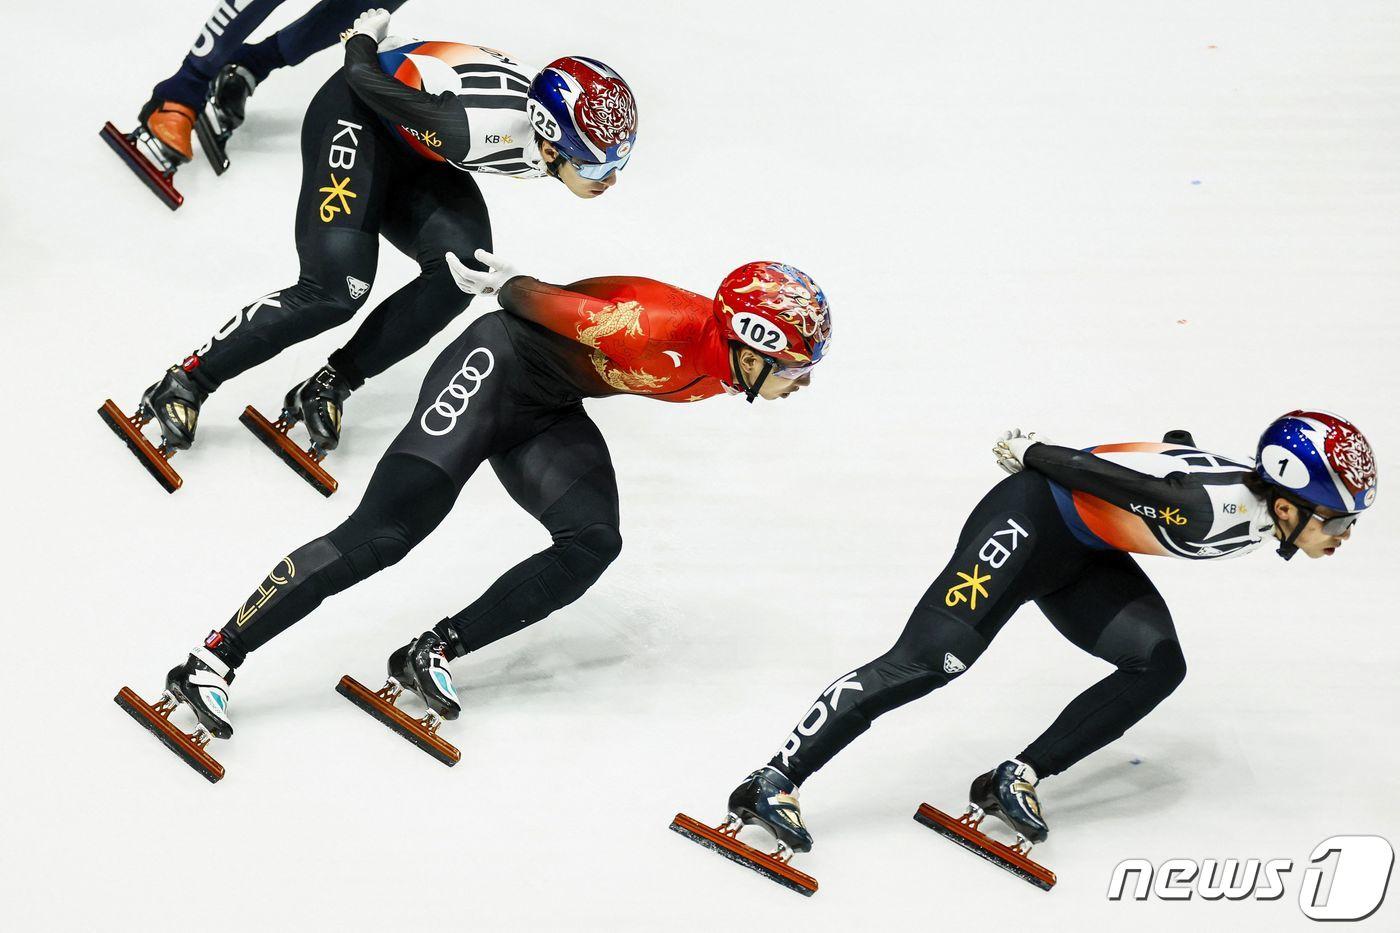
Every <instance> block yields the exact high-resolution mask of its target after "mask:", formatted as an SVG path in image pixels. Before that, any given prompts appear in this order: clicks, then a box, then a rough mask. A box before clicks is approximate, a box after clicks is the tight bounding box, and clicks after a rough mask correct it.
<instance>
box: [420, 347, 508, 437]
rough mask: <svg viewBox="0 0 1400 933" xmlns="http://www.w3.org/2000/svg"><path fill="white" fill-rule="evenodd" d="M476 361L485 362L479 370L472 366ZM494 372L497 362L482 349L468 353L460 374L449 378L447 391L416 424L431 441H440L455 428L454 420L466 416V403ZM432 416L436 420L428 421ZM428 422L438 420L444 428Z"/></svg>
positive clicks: (455, 422)
mask: <svg viewBox="0 0 1400 933" xmlns="http://www.w3.org/2000/svg"><path fill="white" fill-rule="evenodd" d="M477 360H484V361H485V363H484V365H483V367H482V368H478V367H477V366H476V364H475V363H474V362H473V361H477ZM495 368H496V358H495V357H494V356H492V355H491V351H490V350H488V349H486V348H485V347H477V348H476V349H475V350H473V351H472V352H470V353H468V354H467V358H466V359H465V360H463V361H462V368H461V370H460V371H458V373H457V374H456V375H454V376H453V377H452V381H451V382H449V383H448V384H447V387H446V388H445V389H443V390H442V391H441V392H439V393H438V397H437V398H436V399H434V400H433V404H431V405H429V406H428V409H427V411H425V412H423V417H422V418H421V419H419V422H418V423H419V424H421V425H422V426H423V430H424V431H426V432H428V433H429V434H431V435H432V436H433V437H441V436H442V435H444V434H446V433H448V432H449V431H451V430H452V429H453V428H455V427H457V419H458V418H460V417H462V415H463V413H465V412H466V410H467V402H468V401H469V400H470V399H471V397H472V396H473V395H475V394H476V393H477V391H478V390H479V389H480V388H481V383H482V381H483V380H484V379H485V378H486V377H487V376H489V375H491V370H493V369H495ZM433 415H436V416H437V419H431V418H430V416H433ZM431 420H441V421H442V422H445V424H444V425H443V426H442V427H436V428H435V427H433V425H432V423H431Z"/></svg>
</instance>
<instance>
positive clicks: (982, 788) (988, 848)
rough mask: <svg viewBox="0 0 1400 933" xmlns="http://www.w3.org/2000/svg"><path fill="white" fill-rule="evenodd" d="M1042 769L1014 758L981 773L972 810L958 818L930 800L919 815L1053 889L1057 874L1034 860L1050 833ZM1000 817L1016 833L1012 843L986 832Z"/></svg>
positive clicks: (938, 829)
mask: <svg viewBox="0 0 1400 933" xmlns="http://www.w3.org/2000/svg"><path fill="white" fill-rule="evenodd" d="M1036 781H1037V778H1036V774H1035V771H1034V769H1032V768H1031V766H1030V765H1028V764H1026V763H1025V762H1022V761H1017V760H1015V759H1014V758H1013V759H1011V760H1009V761H1003V762H1002V763H1001V764H999V765H997V766H996V767H995V768H993V769H992V770H991V771H988V772H987V773H986V774H980V775H978V776H977V777H976V778H975V779H974V780H973V782H972V788H971V790H970V791H969V792H968V798H969V803H968V805H967V810H966V812H964V813H963V815H962V816H961V817H958V818H956V819H954V818H953V817H951V816H949V815H948V814H946V813H944V812H943V811H941V810H938V809H936V808H934V807H931V806H929V805H928V804H926V803H925V804H921V805H920V806H919V809H918V812H917V813H915V814H914V819H916V820H918V821H919V822H920V823H923V824H924V825H925V826H927V827H929V828H930V829H932V830H933V831H934V832H937V833H939V834H940V835H942V836H945V837H946V838H948V839H950V840H952V841H953V842H956V843H957V844H958V845H960V846H962V847H963V848H965V849H967V850H968V851H970V852H973V853H976V854H977V855H980V856H981V857H982V858H984V859H986V860H987V861H989V862H994V863H996V864H997V865H1000V866H1001V867H1002V868H1005V869H1006V870H1007V871H1009V872H1011V873H1012V874H1013V875H1016V876H1017V877H1018V878H1021V879H1022V880H1024V881H1029V882H1030V883H1031V884H1033V885H1035V886H1037V887H1039V888H1043V889H1044V890H1046V891H1048V890H1050V889H1051V888H1052V887H1054V885H1055V873H1054V872H1052V871H1050V870H1049V869H1047V868H1045V867H1044V866H1043V865H1039V864H1037V863H1035V862H1032V861H1031V860H1030V858H1029V857H1028V856H1029V853H1030V851H1031V846H1032V845H1033V844H1035V843H1038V842H1044V841H1045V839H1046V838H1047V837H1048V836H1049V834H1050V828H1049V827H1048V826H1046V824H1045V818H1044V816H1042V814H1041V812H1040V798H1039V797H1037V796H1036V792H1035V785H1036ZM988 814H991V815H992V816H995V817H997V818H998V819H1000V820H1001V821H1002V822H1004V823H1005V824H1006V825H1007V826H1009V827H1011V829H1012V831H1014V832H1015V833H1016V840H1015V842H1014V843H1013V844H1011V845H1006V844H1005V843H1003V842H998V841H997V840H995V839H993V838H991V837H990V836H988V835H987V834H986V833H984V832H982V829H981V826H982V820H983V819H984V818H986V816H987V815H988Z"/></svg>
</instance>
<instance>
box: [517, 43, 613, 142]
mask: <svg viewBox="0 0 1400 933" xmlns="http://www.w3.org/2000/svg"><path fill="white" fill-rule="evenodd" d="M526 106H527V109H528V111H529V117H530V124H531V125H532V126H533V127H534V128H535V132H536V133H538V134H539V135H540V136H541V137H543V138H544V139H547V140H549V141H550V142H551V143H553V144H554V145H555V146H557V147H558V148H559V151H560V152H562V153H563V154H564V155H565V156H566V157H567V158H569V159H571V160H573V161H574V162H580V163H583V164H585V165H607V166H610V167H611V168H612V169H618V168H621V167H622V166H623V165H625V164H626V162H627V158H628V157H629V156H630V155H631V154H632V147H633V146H635V145H636V143H637V99H636V98H635V97H634V96H633V95H632V88H631V87H629V86H628V84H627V82H626V81H624V80H623V79H622V75H620V74H618V73H617V72H616V71H613V70H612V69H611V68H609V67H608V66H607V65H605V64H603V63H602V62H600V61H598V60H597V59H593V58H583V57H581V56H578V55H568V56H565V57H564V58H559V59H555V60H554V61H552V62H550V63H549V64H548V65H546V66H545V67H544V69H543V70H542V71H540V73H539V74H537V75H535V78H534V80H533V81H531V82H530V100H529V103H528V104H527V105H526Z"/></svg>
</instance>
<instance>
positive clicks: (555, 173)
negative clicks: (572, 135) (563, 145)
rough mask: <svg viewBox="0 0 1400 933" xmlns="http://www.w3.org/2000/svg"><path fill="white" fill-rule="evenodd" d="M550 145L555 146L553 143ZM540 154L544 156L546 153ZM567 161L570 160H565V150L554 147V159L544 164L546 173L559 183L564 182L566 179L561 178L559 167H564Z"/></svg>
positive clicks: (544, 140) (542, 139)
mask: <svg viewBox="0 0 1400 933" xmlns="http://www.w3.org/2000/svg"><path fill="white" fill-rule="evenodd" d="M539 139H540V140H541V141H543V142H548V140H546V139H544V137H539ZM550 145H553V143H551V144H550ZM540 154H541V155H543V154H544V153H540ZM566 161H568V160H567V159H565V158H564V150H562V149H560V148H559V147H558V146H554V158H552V159H550V160H549V161H548V162H546V163H545V164H544V173H545V174H546V175H549V176H550V177H552V178H556V179H558V180H559V181H563V180H564V179H562V178H559V166H561V165H563V164H564V163H565V162H566Z"/></svg>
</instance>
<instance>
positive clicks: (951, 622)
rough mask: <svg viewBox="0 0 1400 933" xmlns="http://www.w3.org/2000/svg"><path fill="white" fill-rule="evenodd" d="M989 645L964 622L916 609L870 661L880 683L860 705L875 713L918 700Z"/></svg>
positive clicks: (967, 665) (965, 665) (958, 670)
mask: <svg viewBox="0 0 1400 933" xmlns="http://www.w3.org/2000/svg"><path fill="white" fill-rule="evenodd" d="M985 650H987V643H986V642H985V641H983V640H982V636H980V635H978V634H977V632H976V631H974V630H973V629H972V628H971V627H969V626H968V625H967V624H966V623H964V622H961V621H959V620H957V619H951V618H949V617H948V616H946V615H944V614H942V613H938V612H932V613H921V612H916V613H915V615H914V617H913V618H912V619H910V620H909V624H908V625H907V626H906V627H905V629H904V633H903V634H902V635H900V637H899V641H897V642H895V645H894V647H893V648H891V649H890V650H889V651H887V652H886V653H885V654H884V655H883V656H882V657H880V658H879V660H877V661H875V662H874V663H872V664H871V665H870V668H871V673H872V674H873V675H875V677H878V678H879V682H880V683H879V689H878V690H877V691H872V696H871V700H870V702H868V703H865V704H862V705H863V706H865V707H866V712H867V715H870V716H871V717H872V718H873V717H874V716H878V715H880V714H881V713H884V712H887V711H889V710H891V709H893V708H894V707H896V706H902V705H903V704H905V703H908V702H910V701H911V700H916V699H918V698H919V697H921V696H923V695H925V694H927V693H929V692H931V691H933V690H936V689H938V688H939V687H942V686H943V685H944V684H946V683H948V682H949V681H951V680H953V679H955V678H956V677H957V676H958V675H959V674H961V673H962V672H963V671H965V670H967V669H968V668H969V667H971V666H972V665H973V663H974V662H976V660H977V659H978V658H980V657H981V656H982V652H983V651H985ZM872 679H873V678H872Z"/></svg>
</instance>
